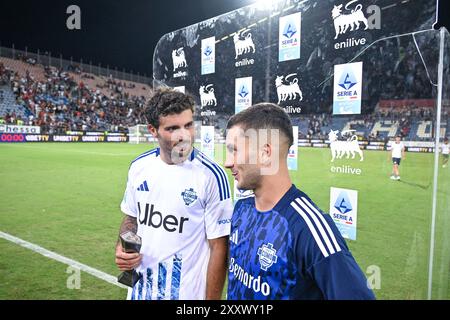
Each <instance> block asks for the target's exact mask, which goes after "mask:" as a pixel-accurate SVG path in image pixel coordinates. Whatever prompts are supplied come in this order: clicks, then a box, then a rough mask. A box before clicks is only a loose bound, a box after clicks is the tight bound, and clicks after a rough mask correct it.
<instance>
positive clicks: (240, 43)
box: [233, 31, 255, 59]
mask: <svg viewBox="0 0 450 320" xmlns="http://www.w3.org/2000/svg"><path fill="white" fill-rule="evenodd" d="M244 33H246V31H243V32H242V33H241V36H244ZM233 41H234V50H235V51H236V56H235V57H234V59H237V58H238V57H239V56H240V55H242V54H244V53H248V52H250V50H252V51H253V53H255V44H254V43H253V39H252V34H251V33H247V34H246V35H245V36H244V39H240V37H239V33H235V34H234V36H233Z"/></svg>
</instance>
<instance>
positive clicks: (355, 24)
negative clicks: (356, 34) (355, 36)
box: [331, 1, 369, 39]
mask: <svg viewBox="0 0 450 320" xmlns="http://www.w3.org/2000/svg"><path fill="white" fill-rule="evenodd" d="M353 2H354V1H350V2H349V3H347V4H346V5H345V9H347V10H349V9H348V8H347V6H348V5H349V4H351V3H353ZM361 9H362V5H361V4H358V5H357V6H356V7H355V9H353V10H351V11H350V13H349V14H343V13H342V4H340V5H338V6H334V8H333V10H331V16H332V17H333V20H334V30H335V31H336V36H335V37H334V39H337V37H338V35H340V34H344V33H346V32H347V30H348V28H350V31H353V30H358V29H359V24H360V22H362V23H363V24H364V25H365V28H364V30H367V29H368V28H369V25H368V24H367V18H366V17H365V16H364V13H363V12H362V11H361Z"/></svg>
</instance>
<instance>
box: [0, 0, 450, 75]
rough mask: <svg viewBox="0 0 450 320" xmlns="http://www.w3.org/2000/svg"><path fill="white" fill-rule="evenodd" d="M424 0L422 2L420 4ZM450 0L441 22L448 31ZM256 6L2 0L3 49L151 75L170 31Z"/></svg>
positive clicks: (231, 0)
mask: <svg viewBox="0 0 450 320" xmlns="http://www.w3.org/2000/svg"><path fill="white" fill-rule="evenodd" d="M415 1H420V0H415ZM449 2H450V1H449V0H443V1H442V5H441V7H442V10H441V12H442V15H441V16H442V18H443V21H444V23H445V25H446V26H447V28H449V25H450V24H449V20H450V17H449V16H450V4H449ZM252 3H254V0H158V1H155V0H128V1H124V0H70V1H69V0H27V1H24V0H14V1H13V0H2V1H0V42H1V45H2V46H5V47H11V46H12V44H14V45H15V48H16V49H22V50H23V49H25V46H27V47H28V51H32V52H36V51H37V49H40V52H45V51H49V52H51V55H52V56H56V57H59V55H60V54H62V55H63V58H65V59H70V57H73V59H74V61H80V58H82V59H83V62H85V63H89V61H92V63H93V64H98V63H101V65H102V66H103V67H106V66H107V65H109V67H110V68H111V69H114V67H117V68H118V70H119V71H122V70H123V69H124V68H125V70H126V71H127V72H128V71H130V70H132V71H133V73H137V72H139V73H140V74H141V75H142V74H144V73H145V74H147V76H150V74H151V73H152V57H153V50H154V48H155V46H156V43H157V42H158V40H159V38H160V37H161V36H162V35H164V34H165V33H168V32H170V31H173V30H176V29H179V28H182V27H185V26H188V25H191V24H194V23H197V22H200V21H202V20H206V19H208V18H212V17H214V16H217V15H219V14H223V13H226V12H229V11H232V10H234V9H237V8H240V7H243V6H246V5H249V4H252ZM71 4H76V5H78V6H79V7H80V9H81V30H68V29H67V27H66V19H67V17H68V16H69V15H68V14H66V9H67V7H68V6H69V5H71Z"/></svg>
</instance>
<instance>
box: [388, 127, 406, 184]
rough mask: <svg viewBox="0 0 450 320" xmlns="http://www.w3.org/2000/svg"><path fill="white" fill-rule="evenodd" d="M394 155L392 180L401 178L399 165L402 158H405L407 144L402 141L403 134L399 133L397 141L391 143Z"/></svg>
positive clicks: (392, 155)
mask: <svg viewBox="0 0 450 320" xmlns="http://www.w3.org/2000/svg"><path fill="white" fill-rule="evenodd" d="M389 146H390V148H391V157H392V174H391V180H400V171H399V166H400V162H401V160H402V159H405V145H404V144H403V142H402V141H401V136H400V135H397V136H396V137H395V141H393V142H391V143H390V144H389Z"/></svg>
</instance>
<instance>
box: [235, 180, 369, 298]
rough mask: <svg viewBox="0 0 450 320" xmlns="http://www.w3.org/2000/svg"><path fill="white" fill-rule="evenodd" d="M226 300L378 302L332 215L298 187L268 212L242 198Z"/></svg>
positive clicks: (250, 198) (251, 201) (237, 211)
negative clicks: (369, 300) (367, 300)
mask: <svg viewBox="0 0 450 320" xmlns="http://www.w3.org/2000/svg"><path fill="white" fill-rule="evenodd" d="M228 271H229V273H228V274H229V276H228V277H229V278H228V299H230V300H281V299H297V300H298V299H300V300H306V299H308V300H309V299H319V300H321V299H374V298H375V296H374V294H373V292H372V291H371V290H370V289H369V288H368V287H367V280H366V278H365V276H364V274H363V272H362V271H361V269H360V268H359V266H358V264H357V263H356V261H355V259H354V258H353V256H352V254H351V253H350V251H349V250H348V247H347V245H346V243H345V241H344V239H343V238H342V236H341V234H340V233H339V230H338V229H337V227H336V226H335V224H334V222H333V219H332V218H331V217H330V215H327V214H323V212H322V211H321V210H320V209H319V208H318V207H317V206H316V205H315V204H314V203H313V202H312V201H311V199H310V198H309V197H308V196H307V195H306V194H304V193H303V192H301V191H300V190H298V189H297V188H296V187H295V186H294V185H292V187H291V188H290V189H289V191H288V192H287V193H286V194H285V195H284V196H283V198H282V199H281V200H280V201H279V202H278V203H277V204H276V206H275V207H274V208H273V209H272V210H269V211H265V212H260V211H258V210H257V209H256V207H255V198H254V197H248V198H245V199H242V200H239V201H238V202H237V203H236V206H235V208H234V213H233V218H232V222H231V236H230V265H229V270H228Z"/></svg>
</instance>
